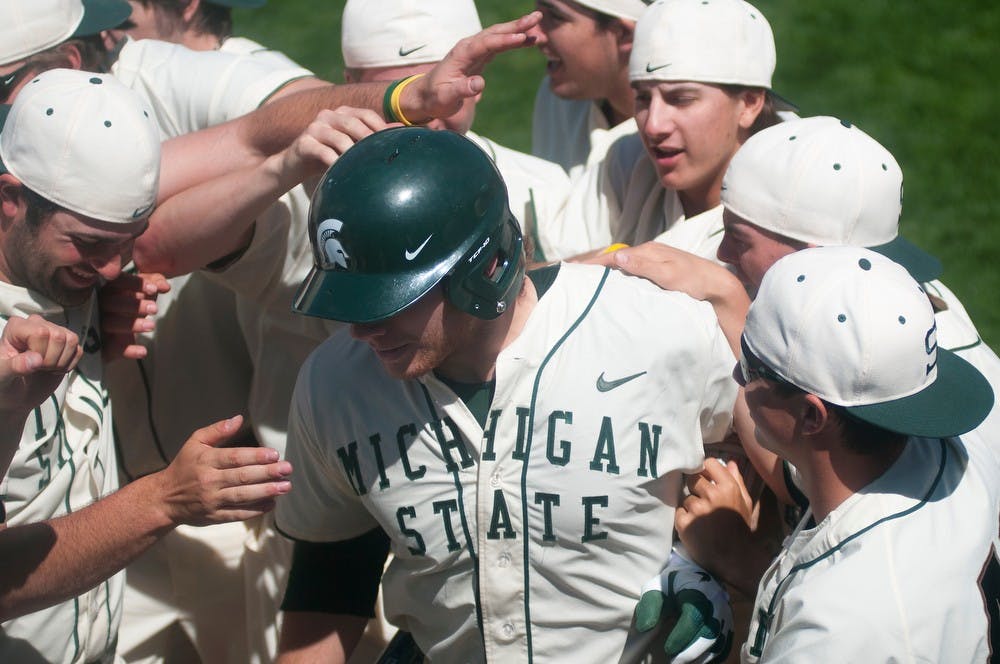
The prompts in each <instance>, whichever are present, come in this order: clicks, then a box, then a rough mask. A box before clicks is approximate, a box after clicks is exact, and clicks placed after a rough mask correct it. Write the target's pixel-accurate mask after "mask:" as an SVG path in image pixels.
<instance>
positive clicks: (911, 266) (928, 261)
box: [868, 235, 944, 283]
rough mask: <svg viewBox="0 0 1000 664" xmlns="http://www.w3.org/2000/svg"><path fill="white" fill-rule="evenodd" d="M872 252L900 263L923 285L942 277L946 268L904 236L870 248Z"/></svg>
mask: <svg viewBox="0 0 1000 664" xmlns="http://www.w3.org/2000/svg"><path fill="white" fill-rule="evenodd" d="M868 249H871V250H872V251H877V252H878V253H880V254H882V255H883V256H885V257H886V258H888V259H889V260H891V261H893V262H896V263H899V264H900V265H902V266H903V267H905V268H906V270H907V272H909V273H910V276H911V277H913V279H914V281H917V282H920V283H923V282H925V281H931V280H933V279H937V278H938V277H940V276H941V272H942V271H943V270H944V267H943V266H942V265H941V261H940V260H939V259H938V258H937V257H935V256H932V255H930V254H929V253H927V252H926V251H924V250H923V249H921V248H920V247H918V246H917V245H915V244H913V243H912V242H910V241H909V240H907V239H906V238H904V237H903V236H902V235H897V236H896V239H895V240H893V241H892V242H887V243H886V244H880V245H879V246H877V247H868Z"/></svg>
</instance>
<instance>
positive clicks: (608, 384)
mask: <svg viewBox="0 0 1000 664" xmlns="http://www.w3.org/2000/svg"><path fill="white" fill-rule="evenodd" d="M645 375H646V372H645V371H640V372H639V373H637V374H632V375H631V376H625V377H624V378H619V379H617V380H604V372H603V371H602V372H601V375H600V376H598V377H597V391H598V392H610V391H611V390H613V389H615V388H616V387H621V386H622V385H624V384H625V383H627V382H629V381H630V380H635V379H636V378H638V377H639V376H645Z"/></svg>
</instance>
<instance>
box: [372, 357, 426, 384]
mask: <svg viewBox="0 0 1000 664" xmlns="http://www.w3.org/2000/svg"><path fill="white" fill-rule="evenodd" d="M379 359H380V360H382V366H383V367H384V368H385V372H386V373H387V374H389V375H390V376H392V377H393V378H395V379H397V380H413V379H415V378H419V377H420V376H423V375H424V374H426V373H428V372H430V371H431V370H432V369H433V368H434V367H433V365H432V363H430V362H427V361H426V360H424V358H422V357H421V355H420V354H419V353H412V352H411V353H407V354H405V355H402V354H400V355H397V356H395V357H391V358H385V357H379Z"/></svg>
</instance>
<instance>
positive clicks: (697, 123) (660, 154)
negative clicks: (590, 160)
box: [634, 81, 764, 216]
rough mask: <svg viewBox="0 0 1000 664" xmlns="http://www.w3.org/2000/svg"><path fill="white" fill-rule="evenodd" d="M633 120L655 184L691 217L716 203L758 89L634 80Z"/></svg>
mask: <svg viewBox="0 0 1000 664" xmlns="http://www.w3.org/2000/svg"><path fill="white" fill-rule="evenodd" d="M634 89H635V120H636V123H637V124H638V126H639V133H640V135H641V136H642V140H643V143H644V145H645V147H646V152H647V153H648V154H649V157H650V158H651V159H652V160H653V165H654V166H655V167H656V172H657V174H658V175H659V176H660V183H661V184H662V185H663V186H664V187H666V188H667V189H673V190H674V191H677V192H678V194H679V195H680V198H681V201H682V203H683V204H684V210H685V212H686V213H687V215H688V216H693V215H694V214H697V213H699V212H703V211H704V210H707V209H709V208H712V207H715V206H716V205H718V204H719V193H720V191H721V188H722V176H723V175H724V174H725V171H726V166H728V165H729V160H730V159H732V157H733V155H734V154H736V150H738V149H739V147H740V145H742V144H743V142H744V141H746V139H747V138H749V131H750V127H752V126H753V123H754V120H755V119H756V118H757V115H758V114H759V113H760V111H761V108H762V107H763V102H764V93H763V91H758V90H755V89H746V90H742V91H739V92H730V91H727V90H725V89H723V88H721V87H719V86H717V85H711V84H706V83H695V82H690V81H681V82H667V81H638V82H636V83H635V84H634Z"/></svg>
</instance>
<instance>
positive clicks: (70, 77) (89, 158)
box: [0, 69, 160, 223]
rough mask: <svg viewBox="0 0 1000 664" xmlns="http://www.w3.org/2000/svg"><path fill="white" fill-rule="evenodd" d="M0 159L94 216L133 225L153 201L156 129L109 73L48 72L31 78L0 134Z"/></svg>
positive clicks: (48, 194)
mask: <svg viewBox="0 0 1000 664" xmlns="http://www.w3.org/2000/svg"><path fill="white" fill-rule="evenodd" d="M0 160H2V163H0V172H5V173H10V174H11V175H13V176H14V177H16V178H17V179H18V180H20V181H21V182H22V183H23V184H24V185H25V186H26V187H28V188H30V189H31V190H33V191H34V192H35V193H37V194H39V195H41V196H43V197H45V198H46V199H48V200H50V201H52V202H53V203H56V204H58V205H60V206H62V207H64V208H66V209H68V210H72V211H73V212H76V213H78V214H82V215H84V216H86V217H90V218H92V219H97V220H100V221H107V222H112V223H134V222H136V221H139V220H142V219H145V218H146V217H148V216H149V214H150V213H151V212H152V210H153V207H154V205H155V204H156V195H157V191H158V187H159V178H160V138H159V134H158V133H157V129H156V126H155V124H154V122H153V120H152V118H151V114H150V112H149V110H148V109H147V108H146V106H145V104H144V103H143V102H142V100H141V99H140V98H139V96H138V95H136V94H135V93H134V92H133V91H131V90H129V89H128V88H126V87H125V86H124V85H122V84H121V83H120V82H119V81H118V80H116V79H115V78H114V77H112V76H109V75H107V74H94V73H91V72H83V71H78V70H72V69H52V70H50V71H47V72H44V73H42V74H39V75H38V76H37V77H35V78H34V79H32V80H31V81H30V82H29V83H28V84H27V85H26V86H25V87H24V89H23V90H21V92H20V94H18V96H17V100H16V101H15V102H14V104H13V105H12V106H11V107H10V111H9V113H8V115H7V118H6V121H5V122H4V125H3V131H2V132H0Z"/></svg>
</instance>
